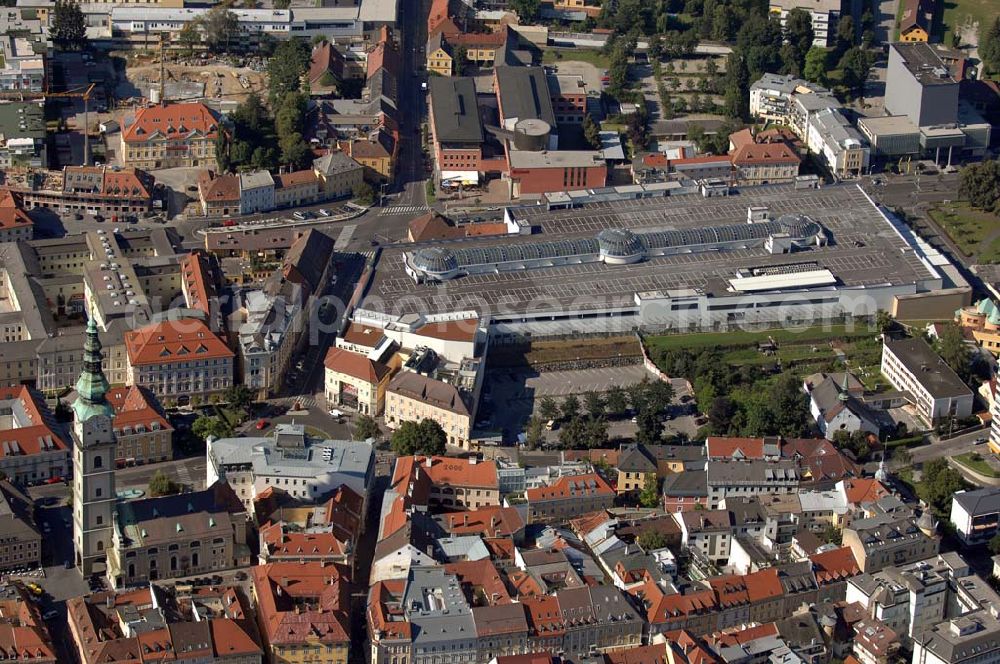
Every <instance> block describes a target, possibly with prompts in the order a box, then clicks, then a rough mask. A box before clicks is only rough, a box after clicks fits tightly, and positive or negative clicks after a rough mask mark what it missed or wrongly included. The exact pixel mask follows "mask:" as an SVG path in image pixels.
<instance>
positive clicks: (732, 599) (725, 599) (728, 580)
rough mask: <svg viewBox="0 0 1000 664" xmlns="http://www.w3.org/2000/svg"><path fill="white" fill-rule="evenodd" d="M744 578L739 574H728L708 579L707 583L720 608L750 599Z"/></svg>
mask: <svg viewBox="0 0 1000 664" xmlns="http://www.w3.org/2000/svg"><path fill="white" fill-rule="evenodd" d="M744 578H745V577H743V576H741V575H730V576H717V577H714V578H711V579H709V580H708V585H709V586H711V588H712V590H714V591H715V595H716V597H717V598H718V601H719V606H720V607H721V608H724V609H725V608H727V607H731V606H739V605H741V604H746V603H747V602H749V601H750V598H749V597H748V595H747V585H746V583H745V582H744Z"/></svg>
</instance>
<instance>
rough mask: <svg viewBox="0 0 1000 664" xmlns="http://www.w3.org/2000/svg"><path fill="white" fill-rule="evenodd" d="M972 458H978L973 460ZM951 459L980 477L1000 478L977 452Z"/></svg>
mask: <svg viewBox="0 0 1000 664" xmlns="http://www.w3.org/2000/svg"><path fill="white" fill-rule="evenodd" d="M974 456H975V457H979V458H978V459H977V458H973V457H974ZM952 458H953V459H954V460H955V461H957V462H959V463H960V464H962V465H963V466H966V467H968V468H971V469H972V470H974V471H976V472H977V473H979V474H980V475H985V476H986V477H998V476H1000V475H998V474H997V471H995V470H993V467H992V466H991V465H990V464H988V463H986V461H984V460H983V458H982V456H981V455H980V454H979V453H978V452H968V453H966V454H959V455H958V456H954V457H952Z"/></svg>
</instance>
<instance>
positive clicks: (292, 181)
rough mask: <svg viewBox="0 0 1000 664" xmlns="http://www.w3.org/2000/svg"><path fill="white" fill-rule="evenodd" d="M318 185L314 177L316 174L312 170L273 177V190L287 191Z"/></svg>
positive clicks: (317, 179)
mask: <svg viewBox="0 0 1000 664" xmlns="http://www.w3.org/2000/svg"><path fill="white" fill-rule="evenodd" d="M318 183H319V178H317V177H316V172H315V171H313V170H312V169H307V170H304V171H292V172H291V173H282V174H280V175H275V176H274V188H275V189H288V188H291V187H302V186H307V185H310V184H318Z"/></svg>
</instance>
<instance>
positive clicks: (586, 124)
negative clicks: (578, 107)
mask: <svg viewBox="0 0 1000 664" xmlns="http://www.w3.org/2000/svg"><path fill="white" fill-rule="evenodd" d="M583 137H584V139H586V141H587V143H588V144H589V145H590V147H592V148H594V149H595V150H600V149H601V128H600V127H599V126H598V125H597V123H596V122H594V118H593V117H592V116H591V115H590V113H587V114H586V115H584V116H583Z"/></svg>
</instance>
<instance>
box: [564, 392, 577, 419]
mask: <svg viewBox="0 0 1000 664" xmlns="http://www.w3.org/2000/svg"><path fill="white" fill-rule="evenodd" d="M560 410H561V411H562V416H563V419H566V420H572V419H573V418H575V417H576V416H577V415H579V414H580V400H579V399H578V398H577V396H576V395H575V394H570V395H569V396H567V397H566V398H565V399H563V402H562V407H561V408H560Z"/></svg>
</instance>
